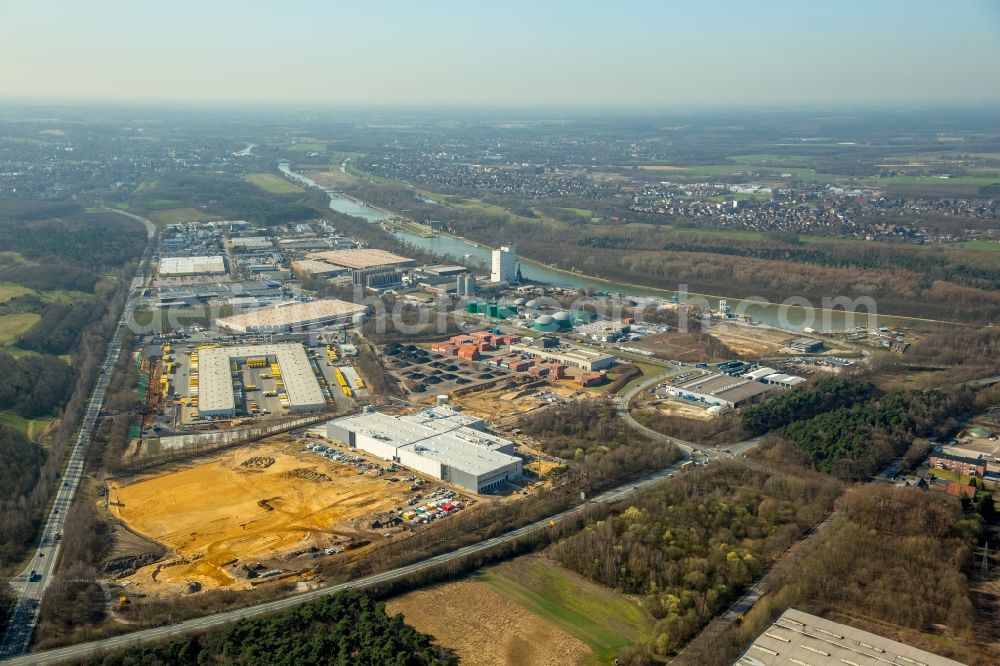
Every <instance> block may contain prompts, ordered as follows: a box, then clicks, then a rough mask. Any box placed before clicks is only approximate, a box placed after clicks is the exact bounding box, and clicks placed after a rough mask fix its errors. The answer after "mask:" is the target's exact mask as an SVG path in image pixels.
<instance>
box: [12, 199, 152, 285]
mask: <svg viewBox="0 0 1000 666" xmlns="http://www.w3.org/2000/svg"><path fill="white" fill-rule="evenodd" d="M6 210H7V208H6V207H0V252H4V251H7V252H16V253H18V254H19V255H21V256H22V257H24V258H25V259H28V260H30V261H31V262H33V263H37V264H44V265H45V269H46V270H47V271H48V272H52V273H55V274H57V275H58V274H59V273H61V272H62V271H63V269H64V267H67V266H68V267H71V268H76V269H82V270H85V271H89V272H91V273H98V274H99V273H100V272H101V271H103V269H105V268H107V267H111V266H122V265H124V264H126V263H128V262H129V261H132V260H134V259H136V258H137V257H138V256H140V255H141V254H142V250H143V248H144V247H145V246H146V232H145V231H144V229H143V227H142V225H140V224H137V223H136V222H135V221H134V220H131V219H129V218H127V217H125V216H124V215H117V214H115V213H79V214H75V215H66V216H64V217H55V218H45V219H40V220H38V219H25V218H23V217H21V218H17V217H9V213H5V211H6ZM8 270H11V269H8ZM21 270H24V269H23V268H22V269H21ZM71 274H74V275H77V276H79V273H78V272H72V271H71ZM26 275H29V276H32V275H34V274H33V273H26ZM40 277H41V271H39V275H38V276H35V278H36V279H39V278H40ZM97 277H99V275H94V276H92V277H91V279H93V280H95V281H96V278H97ZM4 279H7V278H6V277H5V278H4ZM12 281H17V280H12ZM26 286H32V285H30V284H28V285H26ZM33 288H34V287H33ZM48 288H53V287H48ZM64 288H67V289H76V290H77V291H89V289H81V286H80V285H79V284H77V285H73V286H68V287H64ZM91 288H92V285H91Z"/></svg>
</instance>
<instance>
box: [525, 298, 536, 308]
mask: <svg viewBox="0 0 1000 666" xmlns="http://www.w3.org/2000/svg"><path fill="white" fill-rule="evenodd" d="M524 307H526V308H537V307H538V301H536V300H535V299H531V300H530V301H528V302H527V303H525V304H524Z"/></svg>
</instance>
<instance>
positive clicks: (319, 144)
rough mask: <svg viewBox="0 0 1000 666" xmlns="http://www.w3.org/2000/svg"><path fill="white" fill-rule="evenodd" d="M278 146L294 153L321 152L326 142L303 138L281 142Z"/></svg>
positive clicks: (324, 148)
mask: <svg viewBox="0 0 1000 666" xmlns="http://www.w3.org/2000/svg"><path fill="white" fill-rule="evenodd" d="M279 147H280V148H284V149H285V150H290V151H293V152H296V153H322V152H323V151H324V150H326V142H325V141H310V140H305V141H298V142H296V143H291V142H288V143H283V144H281V145H280V146H279Z"/></svg>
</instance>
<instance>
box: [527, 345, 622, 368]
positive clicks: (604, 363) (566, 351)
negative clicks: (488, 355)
mask: <svg viewBox="0 0 1000 666" xmlns="http://www.w3.org/2000/svg"><path fill="white" fill-rule="evenodd" d="M543 344H544V343H542V342H540V341H539V339H535V340H532V341H530V342H526V343H523V344H513V345H511V346H510V351H511V353H514V354H522V355H524V356H530V357H532V358H541V359H545V360H546V361H549V362H552V363H562V364H563V365H569V366H572V367H574V368H580V369H581V370H586V371H587V372H597V371H599V370H607V369H608V368H610V367H612V366H613V365H614V364H615V357H614V356H611V355H610V354H604V353H601V352H597V351H594V350H592V349H584V348H582V347H570V346H568V345H559V346H558V347H544V346H542V345H543Z"/></svg>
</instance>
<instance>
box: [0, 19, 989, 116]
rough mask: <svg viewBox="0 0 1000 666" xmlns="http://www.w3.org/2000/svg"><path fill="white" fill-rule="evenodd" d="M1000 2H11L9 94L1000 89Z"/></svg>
mask: <svg viewBox="0 0 1000 666" xmlns="http://www.w3.org/2000/svg"><path fill="white" fill-rule="evenodd" d="M998 34H1000V5H997V4H995V3H991V2H988V1H987V0H967V1H965V2H958V3H952V4H944V3H939V2H928V1H926V0H920V1H915V2H877V3H864V2H859V1H858V0H848V1H845V2H840V3H829V4H823V5H819V4H805V3H800V2H791V1H788V0H780V1H772V2H766V3H756V4H754V3H738V2H732V1H731V0H720V1H717V2H712V3H708V4H707V6H705V5H704V4H702V3H699V4H698V5H694V4H693V3H685V4H683V5H676V6H675V5H667V4H665V3H664V5H661V4H660V3H654V2H640V1H636V0H631V1H627V2H619V3H603V2H600V3H599V2H582V3H576V4H573V5H571V6H569V5H565V4H562V3H555V2H534V3H528V2H524V1H523V0H518V1H516V2H510V3H505V4H504V5H502V6H493V5H485V6H469V4H468V3H457V2H453V1H451V0H448V1H442V2H435V3H405V2H400V1H397V0H392V1H389V2H383V3H379V4H378V5H372V4H369V5H366V6H359V5H355V4H347V5H345V6H331V5H328V4H326V3H321V2H303V3H299V4H296V5H293V6H285V7H279V6H277V5H275V4H265V3H262V2H241V3H237V2H235V1H233V0H221V1H219V2H214V3H211V4H210V5H208V6H203V5H199V4H197V3H194V2H190V0H182V1H180V2H174V3H171V4H170V5H169V6H161V5H145V4H142V5H139V4H137V3H127V2H121V1H113V0H99V1H97V2H93V3H80V4H74V3H68V2H53V3H44V4H31V3H27V2H24V1H22V0H0V56H2V57H3V59H4V62H5V65H4V68H3V70H2V71H0V97H2V98H4V99H7V100H17V101H25V102H62V103H67V102H69V103H85V104H86V103H95V102H125V103H133V104H139V105H144V104H152V103H167V104H173V105H178V106H187V105H211V106H226V105H233V106H247V105H275V104H284V105H288V104H290V105H298V106H303V107H328V106H341V107H350V108H359V107H360V108H364V107H385V106H390V107H395V108H413V109H423V108H441V107H465V108H491V107H492V108H526V107H527V108H535V109H546V108H549V109H559V108H567V107H583V108H592V109H608V108H612V109H620V110H633V111H640V112H641V111H644V110H650V111H654V110H662V109H666V108H675V109H696V108H718V109H726V108H737V107H755V108H761V109H775V108H778V109H780V108H782V107H783V106H788V107H798V108H806V109H807V108H823V107H831V106H836V107H848V108H850V107H856V106H857V107H882V108H886V107H900V106H904V107H905V106H970V105H972V106H975V105H978V104H993V103H995V102H997V101H998V100H1000V90H998V89H997V86H996V83H997V82H998V81H1000V39H997V35H998Z"/></svg>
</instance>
